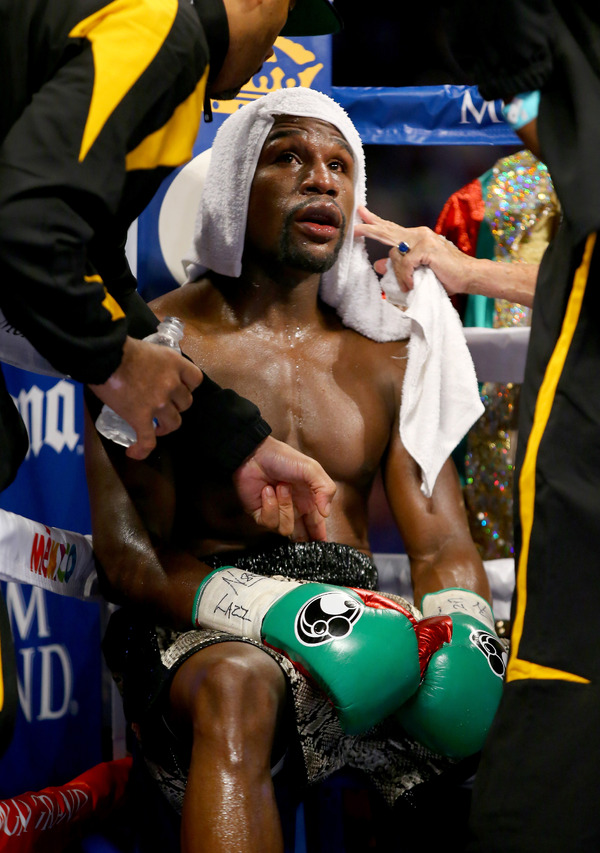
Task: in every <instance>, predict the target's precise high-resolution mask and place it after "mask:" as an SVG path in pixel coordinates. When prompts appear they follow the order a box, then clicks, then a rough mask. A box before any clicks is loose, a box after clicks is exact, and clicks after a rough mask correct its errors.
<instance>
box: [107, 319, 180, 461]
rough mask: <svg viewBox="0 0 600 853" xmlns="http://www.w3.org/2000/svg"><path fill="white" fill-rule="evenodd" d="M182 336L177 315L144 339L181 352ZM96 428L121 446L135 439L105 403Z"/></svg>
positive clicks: (163, 322) (124, 423)
mask: <svg viewBox="0 0 600 853" xmlns="http://www.w3.org/2000/svg"><path fill="white" fill-rule="evenodd" d="M182 337H183V323H182V322H181V320H180V319H179V318H178V317H165V319H164V320H163V321H162V323H159V324H158V328H157V330H156V331H155V332H153V334H151V335H148V337H147V338H144V340H145V341H149V342H150V343H152V344H160V345H161V346H163V347H171V349H174V350H177V352H181V347H180V346H179V341H180V340H181V338H182ZM96 429H97V430H98V432H99V433H100V435H103V436H104V437H105V438H109V439H110V440H111V441H114V442H115V443H116V444H121V445H122V446H123V447H130V446H131V445H132V444H135V442H136V441H137V435H136V433H135V430H134V429H133V427H132V426H130V425H129V424H128V423H127V421H126V420H124V419H123V418H122V417H121V416H120V415H118V414H117V413H116V412H114V411H113V410H112V409H111V408H110V406H107V405H106V404H105V405H104V406H102V411H101V412H100V414H99V415H98V417H97V418H96Z"/></svg>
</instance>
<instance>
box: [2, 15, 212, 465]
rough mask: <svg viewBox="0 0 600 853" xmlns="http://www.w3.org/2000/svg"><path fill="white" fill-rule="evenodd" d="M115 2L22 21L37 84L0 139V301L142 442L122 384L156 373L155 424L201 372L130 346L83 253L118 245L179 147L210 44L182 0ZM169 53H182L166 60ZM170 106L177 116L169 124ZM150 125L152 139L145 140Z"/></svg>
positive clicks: (105, 282) (133, 401)
mask: <svg viewBox="0 0 600 853" xmlns="http://www.w3.org/2000/svg"><path fill="white" fill-rule="evenodd" d="M113 6H114V9H113V8H112V7H111V10H110V12H109V13H108V14H107V12H106V10H105V9H102V10H101V11H100V12H99V13H92V14H91V15H90V16H89V17H87V18H85V19H84V20H78V19H77V10H75V9H73V8H71V7H69V6H65V7H64V9H62V8H61V9H60V10H58V9H57V10H55V14H54V15H52V16H49V17H48V19H47V20H45V21H44V27H43V28H42V29H43V33H39V32H36V31H35V28H33V30H32V34H31V39H32V40H33V39H34V38H38V39H39V41H40V50H39V55H40V57H41V58H40V63H39V67H37V66H36V69H35V75H33V71H32V75H31V76H35V78H36V85H37V90H36V92H35V97H33V98H31V99H28V100H26V101H25V100H24V103H23V104H22V108H21V109H20V111H18V110H16V111H15V118H14V120H13V123H12V126H11V127H10V129H9V130H8V133H7V135H6V137H5V138H4V139H3V141H2V145H1V147H0V278H1V279H2V282H3V289H2V297H1V306H2V310H3V312H4V314H5V316H6V319H7V320H8V322H10V323H11V324H12V325H13V326H14V327H15V328H17V329H19V331H21V332H22V333H23V334H24V335H25V336H26V337H27V339H28V340H29V341H31V343H32V344H33V345H34V347H35V348H36V349H37V350H38V351H39V352H40V353H41V354H42V355H44V356H45V357H46V358H47V359H48V360H49V361H50V362H51V363H52V365H53V366H54V367H55V368H56V369H57V370H59V371H60V372H62V373H65V374H67V375H69V376H71V377H73V378H74V379H76V380H78V381H81V382H86V383H92V384H94V385H95V386H98V387H100V386H105V383H106V382H107V381H108V382H109V385H110V387H106V388H102V389H101V390H100V393H101V394H103V399H104V400H106V402H109V404H110V405H112V406H113V407H114V408H115V409H117V411H119V413H120V414H126V413H130V412H131V409H132V408H133V409H134V410H136V411H137V408H139V409H141V410H144V414H143V429H145V431H146V433H147V436H148V440H149V444H152V442H153V440H154V439H153V431H152V429H151V426H152V416H151V415H150V416H149V415H148V411H147V403H146V400H144V399H143V398H142V397H137V398H135V397H134V394H133V391H136V390H138V389H139V385H140V384H142V385H144V384H146V385H148V384H151V383H148V381H147V378H151V376H152V375H154V376H155V377H156V376H158V375H165V374H166V375H167V381H166V385H167V387H170V386H171V385H173V384H174V385H175V386H176V387H177V389H178V390H177V392H176V393H175V397H174V398H173V396H172V395H170V393H169V391H167V392H166V396H165V393H164V388H163V386H162V385H161V383H160V382H159V383H157V385H156V386H155V387H156V388H157V391H156V392H155V394H154V396H159V395H161V394H162V397H161V399H160V400H159V402H158V405H157V406H156V407H155V408H156V409H158V411H157V412H156V413H155V415H154V416H155V417H157V420H158V421H159V422H161V421H164V423H163V424H162V427H163V429H164V430H165V431H167V430H168V429H171V428H172V427H173V425H176V424H177V422H178V414H177V409H180V408H182V406H183V407H185V403H182V398H184V399H186V398H187V394H188V389H189V388H190V387H193V386H194V385H197V384H198V383H199V382H200V379H201V375H200V372H199V371H198V370H197V369H195V368H191V367H190V366H189V365H187V366H186V365H184V364H182V363H178V364H176V363H175V360H174V359H172V358H168V357H165V355H164V354H162V353H161V354H160V355H158V354H156V353H152V352H151V351H150V350H146V352H145V353H144V357H143V358H142V357H140V353H141V352H142V349H141V348H139V347H137V348H136V356H134V357H131V356H130V353H129V352H128V349H130V348H128V344H127V343H126V342H127V335H128V318H127V317H126V316H125V315H124V313H123V311H121V310H120V308H121V307H122V306H120V305H119V304H117V302H118V299H117V302H115V300H114V299H112V298H111V296H110V294H107V292H106V290H105V287H106V288H108V287H110V284H111V282H110V280H109V278H107V277H106V276H104V272H100V270H99V269H97V268H96V269H94V268H92V267H91V265H90V260H91V261H92V262H94V258H95V259H96V263H97V264H98V265H100V264H101V262H102V260H103V257H104V252H102V251H96V253H94V250H95V249H96V250H97V249H98V235H101V237H102V240H103V242H104V243H108V242H111V243H114V244H117V243H118V242H119V241H120V239H121V238H122V236H123V235H124V233H125V231H126V228H127V226H128V225H129V223H130V222H131V221H132V220H133V219H134V218H135V216H137V215H138V214H139V213H140V212H141V210H142V209H143V208H144V207H145V206H146V204H147V203H148V201H149V200H150V198H151V197H152V195H153V194H154V192H155V191H156V189H157V188H158V186H159V184H160V182H161V180H162V179H163V178H164V177H165V176H166V175H167V174H168V172H169V171H171V169H172V168H173V167H175V166H177V165H179V164H180V163H182V162H184V161H185V160H186V159H187V158H188V157H189V156H191V153H192V146H193V142H194V139H195V136H196V133H197V127H198V123H199V120H200V115H201V110H202V100H203V92H202V91H201V87H200V86H199V81H200V80H201V78H202V74H203V71H204V70H205V68H206V62H207V58H208V57H207V54H206V52H203V51H202V49H201V44H202V42H199V41H198V38H197V31H198V29H199V22H198V18H197V15H196V13H195V11H194V9H193V8H192V7H190V6H189V4H188V6H186V5H185V4H183V3H181V5H180V6H179V5H175V6H174V7H173V6H171V7H169V9H163V8H162V7H161V6H160V4H159V5H156V4H154V6H152V4H146V5H144V4H133V5H132V4H129V5H128V4H124V5H123V4H121V5H118V4H116V5H115V4H113ZM194 27H195V29H194ZM46 28H47V29H48V30H49V31H51V30H52V31H51V32H50V34H48V33H46ZM47 42H49V43H50V44H51V48H52V51H54V53H53V54H52V55H51V56H50V57H47V56H46V54H45V48H47V47H48V44H47ZM123 44H127V45H128V51H127V55H123V52H122V50H123V49H122V45H123ZM35 48H36V44H35V43H32V45H31V50H32V51H34V52H35ZM175 48H177V50H175V52H174V53H173V52H172V51H173V50H174V49H175ZM176 54H178V55H181V56H187V57H188V59H189V61H185V62H184V61H182V62H174V61H173V55H176ZM106 57H111V59H112V60H113V61H109V62H107V61H106ZM23 61H25V59H24V60H23ZM44 61H46V62H47V66H45V65H44ZM179 110H182V111H183V113H184V114H185V117H186V119H187V120H186V121H185V122H184V121H181V122H180V123H179V124H178V123H176V122H174V121H173V120H172V119H173V116H174V113H175V111H179ZM195 117H196V118H197V122H196V123H194V118H195ZM157 137H159V138H160V142H161V145H158V143H157V145H155V146H151V145H148V144H147V141H148V140H149V139H150V140H155V139H156V138H157ZM124 352H125V355H123V353H124ZM122 361H125V362H126V364H125V369H124V370H120V367H121V364H122ZM132 376H135V381H134V387H133V391H132V392H129V391H128V389H127V385H128V384H129V383H130V381H131V378H132ZM159 389H160V390H159ZM161 409H163V410H161ZM130 416H131V415H130ZM140 429H142V426H140ZM148 449H149V448H146V452H147V451H148Z"/></svg>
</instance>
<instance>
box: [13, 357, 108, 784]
mask: <svg viewBox="0 0 600 853" xmlns="http://www.w3.org/2000/svg"><path fill="white" fill-rule="evenodd" d="M3 372H4V375H5V378H6V384H7V386H8V390H9V391H10V393H11V394H12V396H13V398H14V400H15V402H16V403H17V405H18V407H19V411H20V412H21V416H22V417H23V420H24V421H25V424H26V426H27V430H28V433H29V436H30V449H29V453H28V455H27V458H26V460H25V462H24V463H23V465H22V466H21V468H20V470H19V473H18V475H17V477H16V480H15V481H14V483H13V484H12V485H11V486H9V488H8V489H6V490H5V491H4V492H3V493H2V494H1V495H0V506H1V507H2V508H3V509H6V510H9V511H11V512H15V513H18V514H20V515H24V516H26V517H27V518H32V519H34V520H36V521H40V522H42V523H44V524H47V525H53V526H56V527H63V528H65V529H67V530H74V531H77V532H79V533H89V530H90V519H89V506H88V501H87V488H86V483H85V471H84V465H83V399H82V393H81V387H80V386H79V385H78V384H77V383H75V382H71V381H70V380H66V379H57V378H56V377H50V376H41V375H39V374H34V373H29V372H27V371H22V370H19V369H17V368H14V367H9V366H3ZM38 557H39V554H37V553H33V551H32V556H31V560H32V565H33V564H34V563H35V561H36V559H38ZM2 592H3V594H4V597H5V600H6V604H7V609H8V613H9V617H10V622H11V628H12V632H13V637H14V643H15V652H16V659H17V677H18V689H19V712H18V717H17V723H16V728H15V733H14V737H13V740H12V743H11V745H10V746H9V748H8V750H7V751H6V753H5V754H4V755H3V756H2V758H0V798H6V797H10V796H13V795H15V794H19V793H22V792H24V791H27V790H39V789H40V788H43V787H45V786H47V785H55V784H62V783H63V782H66V781H68V780H70V779H72V778H73V777H75V776H77V775H78V774H80V773H82V772H83V771H85V770H87V769H88V768H90V767H92V766H93V765H95V764H97V763H98V762H99V761H101V760H102V749H101V736H102V658H101V652H100V639H101V614H100V607H99V605H98V604H97V603H91V602H84V601H79V600H77V599H73V598H68V597H63V596H62V595H54V594H53V593H50V592H46V591H45V590H43V589H41V588H39V587H32V586H28V585H27V584H18V583H2Z"/></svg>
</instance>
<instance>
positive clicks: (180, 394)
mask: <svg viewBox="0 0 600 853" xmlns="http://www.w3.org/2000/svg"><path fill="white" fill-rule="evenodd" d="M201 382H202V371H201V370H200V369H199V368H198V367H196V366H195V365H194V364H192V362H191V361H188V360H187V359H185V358H183V357H182V356H181V355H180V354H179V353H178V352H176V351H175V350H173V349H170V348H169V347H163V346H158V345H157V344H153V343H148V342H147V341H138V340H136V339H135V338H127V339H126V340H125V346H124V347H123V359H122V361H121V364H120V365H119V367H118V368H117V369H116V370H115V372H114V373H113V374H112V376H110V377H109V379H107V381H106V382H104V383H103V384H102V385H90V386H89V387H90V389H91V390H92V391H93V392H94V394H95V395H96V396H97V397H98V398H99V399H100V400H102V402H103V403H106V404H107V405H108V406H110V408H111V409H114V411H115V412H116V413H117V414H118V415H121V417H122V418H125V420H126V421H127V423H128V424H130V425H131V426H132V427H133V428H134V430H135V432H136V434H137V437H138V440H137V442H136V443H135V444H132V445H131V447H129V448H128V449H127V456H129V457H131V459H145V458H146V456H148V454H149V453H150V452H151V451H152V450H153V449H154V447H155V446H156V436H157V435H166V434H167V433H169V432H173V430H176V429H177V428H178V427H179V426H180V425H181V415H180V412H183V411H185V410H186V409H187V408H189V406H191V404H192V391H193V390H194V388H196V387H197V386H198V385H199V384H200V383H201ZM154 420H156V421H157V423H158V426H157V427H156V429H155V428H154Z"/></svg>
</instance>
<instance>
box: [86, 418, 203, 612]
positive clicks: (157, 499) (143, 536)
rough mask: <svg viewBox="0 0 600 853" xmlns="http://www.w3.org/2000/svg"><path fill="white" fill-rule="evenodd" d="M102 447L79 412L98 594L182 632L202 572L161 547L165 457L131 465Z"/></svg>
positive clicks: (168, 525)
mask: <svg viewBox="0 0 600 853" xmlns="http://www.w3.org/2000/svg"><path fill="white" fill-rule="evenodd" d="M107 448H108V445H107V447H105V446H104V445H103V442H102V440H101V439H100V436H99V435H98V433H97V432H96V429H95V427H94V424H93V421H92V418H91V417H90V414H89V412H88V411H87V410H86V412H85V466H86V477H87V483H88V491H89V498H90V510H91V519H92V537H93V545H94V554H95V556H96V558H97V560H98V562H99V564H100V565H99V567H98V571H99V576H100V579H101V584H102V588H103V593H104V595H105V596H106V597H107V598H108V599H109V600H111V601H114V602H116V603H118V604H123V603H125V602H127V603H129V604H132V605H134V606H135V607H139V608H140V609H141V610H142V612H144V613H145V614H147V615H149V616H150V617H151V618H152V617H154V618H157V619H160V620H163V621H165V622H166V623H167V624H169V625H171V626H173V627H174V628H189V627H190V625H191V616H192V609H193V604H194V596H195V594H196V590H197V588H198V584H199V583H200V581H201V580H202V579H203V578H204V577H205V575H206V574H207V573H208V572H209V571H210V569H209V568H208V566H206V565H205V564H204V563H202V562H200V560H197V559H196V558H195V557H194V556H193V555H191V554H189V553H186V552H183V551H182V552H176V551H175V550H174V549H172V548H170V547H169V542H170V540H171V537H172V533H173V524H174V520H175V505H176V495H175V487H174V480H173V476H172V471H171V466H170V459H169V456H168V454H167V453H166V452H164V453H161V452H159V451H157V452H155V453H154V454H153V455H152V456H151V457H150V459H149V460H146V461H144V462H132V461H130V460H129V459H127V457H125V455H124V454H123V452H122V450H121V449H120V448H112V447H111V448H108V449H107Z"/></svg>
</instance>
